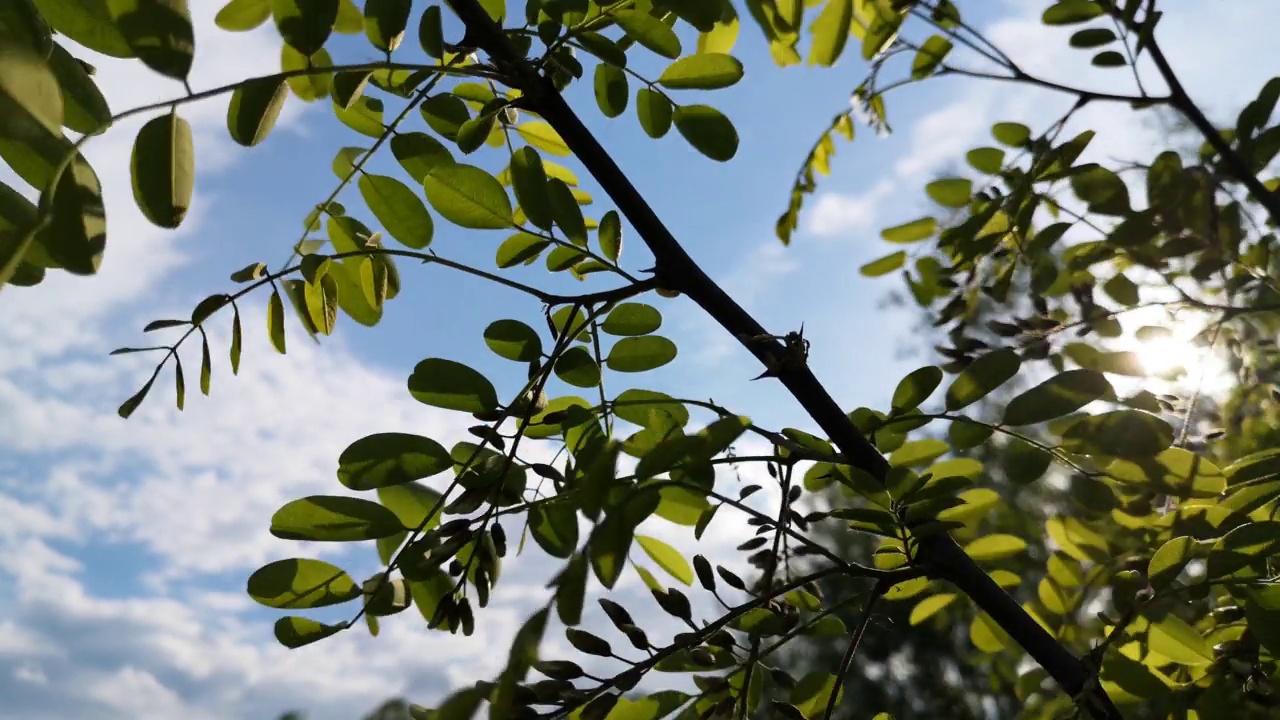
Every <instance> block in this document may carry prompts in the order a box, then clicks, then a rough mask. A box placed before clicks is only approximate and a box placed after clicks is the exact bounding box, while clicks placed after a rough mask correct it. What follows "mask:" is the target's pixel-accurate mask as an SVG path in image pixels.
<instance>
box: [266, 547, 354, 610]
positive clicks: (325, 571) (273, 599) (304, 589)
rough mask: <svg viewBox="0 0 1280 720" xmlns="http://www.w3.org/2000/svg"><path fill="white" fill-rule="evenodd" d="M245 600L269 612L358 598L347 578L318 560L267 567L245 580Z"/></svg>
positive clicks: (276, 564)
mask: <svg viewBox="0 0 1280 720" xmlns="http://www.w3.org/2000/svg"><path fill="white" fill-rule="evenodd" d="M248 592H249V597H251V598H253V599H254V600H256V601H257V602H259V603H261V604H263V605H266V606H267V607H273V608H317V607H325V606H327V605H337V604H339V603H344V602H348V601H350V600H354V599H356V598H358V597H360V594H361V591H360V588H359V587H357V586H356V584H355V581H353V580H352V579H351V576H350V575H348V574H347V573H346V572H344V571H343V570H342V568H339V567H337V566H335V565H330V564H329V563H327V562H324V561H321V560H310V559H306V558H292V559H289V560H277V561H275V562H272V563H268V564H266V565H264V566H263V567H261V568H258V569H257V570H255V571H254V573H253V574H252V575H250V576H249V583H248Z"/></svg>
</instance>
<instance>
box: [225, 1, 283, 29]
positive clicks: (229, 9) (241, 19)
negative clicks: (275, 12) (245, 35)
mask: <svg viewBox="0 0 1280 720" xmlns="http://www.w3.org/2000/svg"><path fill="white" fill-rule="evenodd" d="M269 17H271V0H231V2H229V3H227V4H226V5H223V6H222V9H221V10H219V11H218V14H217V15H216V16H215V17H214V18H213V22H214V24H215V25H217V26H218V27H220V28H222V29H223V30H227V31H229V32H248V31H250V30H253V29H254V28H257V27H258V26H259V25H261V24H262V23H264V22H266V21H267V18H269Z"/></svg>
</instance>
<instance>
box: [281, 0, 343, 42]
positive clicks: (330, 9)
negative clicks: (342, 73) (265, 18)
mask: <svg viewBox="0 0 1280 720" xmlns="http://www.w3.org/2000/svg"><path fill="white" fill-rule="evenodd" d="M339 4H340V3H339V0H271V14H272V16H273V17H274V18H275V21H276V29H278V30H279V31H280V37H282V38H284V41H285V42H286V43H288V44H289V45H291V46H292V47H293V48H294V49H295V50H297V51H298V52H300V53H302V54H303V55H307V56H310V55H314V54H315V53H316V52H317V51H318V50H320V48H322V47H324V43H325V41H326V40H328V39H329V34H330V33H332V32H333V29H334V25H335V24H336V23H337V22H338V6H339Z"/></svg>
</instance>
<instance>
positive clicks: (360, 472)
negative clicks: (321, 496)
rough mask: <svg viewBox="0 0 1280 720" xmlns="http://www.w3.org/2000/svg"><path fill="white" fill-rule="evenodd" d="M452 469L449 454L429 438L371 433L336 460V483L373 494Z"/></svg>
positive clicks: (349, 446)
mask: <svg viewBox="0 0 1280 720" xmlns="http://www.w3.org/2000/svg"><path fill="white" fill-rule="evenodd" d="M452 466H453V460H452V458H450V457H449V451H448V450H446V449H445V448H444V446H443V445H441V444H440V443H438V442H436V441H435V440H432V439H431V438H428V437H422V436H421V435H410V434H408V433H374V434H373V435H367V436H365V437H363V438H360V439H359V440H356V441H355V442H353V443H351V444H350V445H348V446H347V449H345V450H343V451H342V454H341V455H339V456H338V482H340V483H342V484H343V485H345V486H346V487H348V488H351V489H352V490H373V489H375V488H385V487H390V486H393V485H402V484H404V483H408V482H412V481H414V480H421V479H423V478H428V477H431V476H432V475H437V474H439V473H442V472H444V471H445V470H448V469H449V468H451V467H452Z"/></svg>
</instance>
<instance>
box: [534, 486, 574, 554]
mask: <svg viewBox="0 0 1280 720" xmlns="http://www.w3.org/2000/svg"><path fill="white" fill-rule="evenodd" d="M529 532H530V533H531V534H532V535H533V539H534V542H536V543H538V547H541V548H542V549H543V550H545V551H546V553H547V554H548V555H550V556H551V557H556V558H562V559H564V558H568V557H570V556H571V555H573V551H574V550H575V549H576V548H577V547H578V514H577V513H576V512H575V511H574V509H573V506H572V505H570V504H569V503H567V502H564V501H562V500H558V501H553V502H544V503H539V504H537V505H535V506H533V507H532V508H530V509H529Z"/></svg>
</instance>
